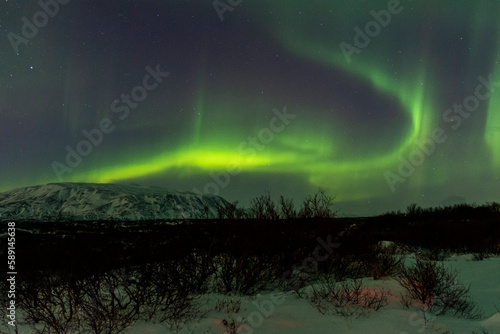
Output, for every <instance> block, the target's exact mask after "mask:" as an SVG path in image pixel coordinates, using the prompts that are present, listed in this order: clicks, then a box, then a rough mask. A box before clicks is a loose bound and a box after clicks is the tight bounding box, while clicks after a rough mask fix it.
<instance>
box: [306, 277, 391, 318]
mask: <svg viewBox="0 0 500 334" xmlns="http://www.w3.org/2000/svg"><path fill="white" fill-rule="evenodd" d="M387 295H388V292H387V291H385V290H374V289H367V288H366V287H363V285H362V280H361V279H348V280H345V281H342V282H336V281H335V280H334V279H333V278H332V277H328V278H327V279H326V281H325V283H323V284H321V285H319V286H314V287H313V291H312V297H311V302H312V303H313V305H314V306H315V307H316V308H317V309H318V311H319V312H320V313H321V314H329V313H331V314H334V315H338V316H342V317H344V318H348V317H352V316H354V317H356V318H358V317H360V316H363V315H366V314H367V313H368V312H369V311H370V310H374V311H378V310H379V309H380V308H382V307H384V306H386V305H387Z"/></svg>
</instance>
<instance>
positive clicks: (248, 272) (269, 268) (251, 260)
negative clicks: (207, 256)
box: [214, 253, 279, 295]
mask: <svg viewBox="0 0 500 334" xmlns="http://www.w3.org/2000/svg"><path fill="white" fill-rule="evenodd" d="M214 267H215V290H216V292H219V293H223V294H230V293H239V294H244V295H254V294H256V293H258V292H260V291H262V290H264V289H266V287H268V286H269V285H272V284H274V283H275V282H277V280H278V277H279V273H278V268H277V267H276V265H274V264H273V262H272V261H268V260H267V259H265V258H263V257H258V256H255V255H251V256H245V255H243V256H240V257H236V256H233V255H230V254H227V253H223V254H220V255H218V256H216V257H215V258H214Z"/></svg>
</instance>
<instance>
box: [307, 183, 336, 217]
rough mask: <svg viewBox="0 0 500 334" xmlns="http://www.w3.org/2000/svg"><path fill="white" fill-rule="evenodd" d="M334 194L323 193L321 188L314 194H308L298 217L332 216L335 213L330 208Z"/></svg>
mask: <svg viewBox="0 0 500 334" xmlns="http://www.w3.org/2000/svg"><path fill="white" fill-rule="evenodd" d="M334 199H335V196H329V195H326V194H325V191H324V190H323V189H321V188H320V189H319V190H318V192H316V194H314V195H310V196H308V197H307V198H306V199H305V200H304V203H303V204H302V208H301V210H300V212H299V217H300V218H334V217H335V215H336V214H337V212H336V211H334V210H333V209H332V206H333V200H334Z"/></svg>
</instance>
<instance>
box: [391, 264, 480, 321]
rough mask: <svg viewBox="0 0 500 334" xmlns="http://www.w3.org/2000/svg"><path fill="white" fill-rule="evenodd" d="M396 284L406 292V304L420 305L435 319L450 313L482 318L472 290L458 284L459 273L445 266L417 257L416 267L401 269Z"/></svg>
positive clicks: (470, 317)
mask: <svg viewBox="0 0 500 334" xmlns="http://www.w3.org/2000/svg"><path fill="white" fill-rule="evenodd" d="M396 280H397V281H398V283H399V284H401V286H403V287H404V288H405V289H406V293H407V294H406V296H404V301H405V302H404V303H405V304H410V302H409V300H414V301H417V302H418V303H419V305H421V307H423V308H425V309H428V310H430V311H431V312H432V313H434V314H436V315H444V314H446V313H451V314H453V315H454V316H458V317H464V318H469V319H479V318H481V316H482V314H481V312H480V311H479V310H478V309H477V306H476V304H475V303H474V302H473V301H472V300H471V298H470V297H469V295H468V293H469V287H467V286H464V285H463V284H461V283H459V282H458V272H457V271H456V270H448V269H446V268H445V267H444V265H443V264H442V263H441V264H438V263H436V262H434V261H430V260H424V259H421V258H418V257H417V259H416V263H415V264H414V265H412V266H411V267H409V268H405V267H403V268H402V269H401V271H400V273H399V275H398V276H397V277H396Z"/></svg>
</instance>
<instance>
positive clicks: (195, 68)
mask: <svg viewBox="0 0 500 334" xmlns="http://www.w3.org/2000/svg"><path fill="white" fill-rule="evenodd" d="M44 4H46V5H44ZM55 4H57V6H56V5H55ZM0 7H1V9H0V32H1V33H2V38H1V42H0V60H1V65H0V79H1V81H0V159H1V160H0V191H6V190H9V189H12V188H17V187H24V186H29V185H37V184H45V183H50V182H97V183H109V182H120V183H121V182H124V183H137V184H145V185H158V186H163V187H167V188H170V189H175V190H189V191H191V190H195V191H199V192H202V193H215V194H219V195H221V196H223V197H225V198H226V199H228V200H229V201H235V200H239V201H240V203H242V204H243V205H248V203H249V201H250V199H251V198H254V197H255V196H258V195H261V194H263V193H264V192H265V191H269V192H270V193H271V195H272V196H276V197H277V196H279V195H284V196H285V197H293V198H294V199H295V201H296V203H299V202H300V201H301V199H303V198H304V196H305V195H307V194H311V193H314V192H315V191H316V190H317V189H318V188H319V187H321V188H323V189H325V190H326V191H327V192H328V193H330V194H332V195H336V200H335V202H336V204H337V207H338V208H340V210H341V211H340V213H341V214H345V215H368V214H376V213H381V212H385V211H388V210H398V209H402V210H404V209H405V208H406V206H407V205H409V204H410V203H413V202H416V203H418V204H419V205H421V206H424V207H425V206H437V205H443V204H452V203H455V202H463V201H466V202H468V203H477V204H482V203H484V202H487V201H499V200H500V20H499V19H498V18H499V15H500V1H493V0H469V1H465V0H420V1H418V0H413V1H397V0H390V1H388V0H384V1H373V0H370V1H368V0H367V1H355V0H351V1H344V0H342V1H336V0H328V1H327V0H321V1H319V0H307V1H293V0H272V1H269V0H266V1H264V0H241V1H240V0H220V1H216V2H212V0H203V1H202V0H199V1H195V0H192V1H185V0H184V1H181V0H171V1H153V0H144V1H137V0H136V1H131V0H130V1H128V0H119V1H117V0H106V1H91V0H78V1H77V0H72V1H69V0H64V1H63V0H59V2H55V1H54V0H42V1H41V2H39V3H37V2H36V1H25V0H19V1H15V0H7V1H3V2H2V3H1V5H0ZM43 7H45V9H43ZM47 13H48V14H47ZM23 18H24V19H23Z"/></svg>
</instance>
